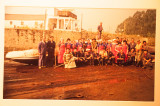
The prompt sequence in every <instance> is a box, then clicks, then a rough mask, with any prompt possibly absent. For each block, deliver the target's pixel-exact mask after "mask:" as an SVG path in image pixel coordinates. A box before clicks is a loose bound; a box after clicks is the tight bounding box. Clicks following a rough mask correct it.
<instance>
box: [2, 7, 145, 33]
mask: <svg viewBox="0 0 160 106" xmlns="http://www.w3.org/2000/svg"><path fill="white" fill-rule="evenodd" d="M50 9H51V8H50ZM143 10H144V9H93V8H87V9H86V8H84V9H83V8H74V9H73V12H74V13H75V14H76V15H77V18H78V20H81V16H82V28H83V29H85V30H89V31H93V32H95V31H97V26H98V25H99V23H100V22H102V23H103V29H104V32H109V33H115V30H116V28H117V26H118V25H119V24H120V23H121V22H123V21H124V20H125V19H126V18H128V17H129V16H133V14H134V13H135V12H136V11H143ZM5 13H9V14H45V8H42V7H6V8H5Z"/></svg>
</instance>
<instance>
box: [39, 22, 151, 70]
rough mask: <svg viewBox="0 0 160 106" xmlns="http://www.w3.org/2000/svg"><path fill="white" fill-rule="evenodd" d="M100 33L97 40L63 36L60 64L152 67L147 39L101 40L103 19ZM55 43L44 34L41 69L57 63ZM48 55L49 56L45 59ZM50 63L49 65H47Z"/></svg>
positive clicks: (71, 66) (60, 48) (59, 44)
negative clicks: (72, 38) (65, 38)
mask: <svg viewBox="0 0 160 106" xmlns="http://www.w3.org/2000/svg"><path fill="white" fill-rule="evenodd" d="M97 31H98V36H97V37H96V39H95V38H94V39H87V40H85V39H83V38H82V39H79V40H73V41H71V39H69V38H68V39H67V41H66V42H65V41H64V39H63V38H61V39H60V42H59V43H58V64H60V66H61V65H65V68H75V67H81V66H83V65H119V66H120V65H122V66H124V65H136V66H137V67H139V66H140V67H142V68H146V67H147V66H152V63H151V62H152V57H151V55H150V53H148V46H147V44H146V41H143V42H142V43H141V42H140V40H138V41H137V42H135V41H134V39H133V38H132V39H131V42H128V40H127V39H126V38H120V39H119V38H118V37H117V38H116V39H113V40H102V39H101V35H102V31H103V27H102V22H101V23H100V25H99V26H98V27H97ZM55 47H56V43H55V41H54V37H53V36H52V37H50V39H49V40H48V41H46V38H45V37H44V38H43V39H42V41H41V42H40V43H39V45H38V52H39V63H38V64H39V69H41V68H42V67H46V66H53V63H54V61H55V62H56V58H54V57H56V55H55ZM46 54H48V57H47V58H46ZM46 63H47V64H46Z"/></svg>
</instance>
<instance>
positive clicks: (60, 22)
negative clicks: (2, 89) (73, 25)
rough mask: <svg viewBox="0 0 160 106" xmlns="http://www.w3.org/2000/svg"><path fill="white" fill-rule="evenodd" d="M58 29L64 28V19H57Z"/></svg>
mask: <svg viewBox="0 0 160 106" xmlns="http://www.w3.org/2000/svg"><path fill="white" fill-rule="evenodd" d="M59 29H64V19H60V20H59Z"/></svg>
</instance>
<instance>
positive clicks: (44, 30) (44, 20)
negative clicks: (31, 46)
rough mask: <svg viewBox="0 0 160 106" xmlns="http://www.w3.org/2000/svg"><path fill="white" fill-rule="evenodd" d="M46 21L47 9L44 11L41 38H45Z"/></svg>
mask: <svg viewBox="0 0 160 106" xmlns="http://www.w3.org/2000/svg"><path fill="white" fill-rule="evenodd" d="M46 19H47V9H46V10H45V17H44V27H43V37H45V29H46Z"/></svg>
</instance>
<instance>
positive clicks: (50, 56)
mask: <svg viewBox="0 0 160 106" xmlns="http://www.w3.org/2000/svg"><path fill="white" fill-rule="evenodd" d="M55 45H56V43H55V41H54V37H53V36H51V37H50V39H49V41H48V42H47V52H48V57H47V64H48V66H53V61H54V53H55Z"/></svg>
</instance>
